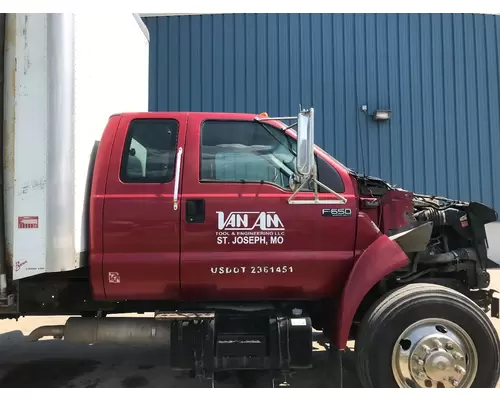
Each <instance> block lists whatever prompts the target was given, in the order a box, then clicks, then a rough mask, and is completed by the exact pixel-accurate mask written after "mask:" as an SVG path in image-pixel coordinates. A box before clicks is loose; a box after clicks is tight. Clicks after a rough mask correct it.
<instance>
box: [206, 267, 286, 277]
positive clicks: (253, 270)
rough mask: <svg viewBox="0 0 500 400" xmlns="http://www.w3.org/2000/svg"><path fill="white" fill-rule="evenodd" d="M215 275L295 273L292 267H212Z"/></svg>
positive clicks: (211, 270)
mask: <svg viewBox="0 0 500 400" xmlns="http://www.w3.org/2000/svg"><path fill="white" fill-rule="evenodd" d="M210 272H211V273H212V274H214V275H240V274H259V275H261V274H288V273H292V272H293V267H292V266H291V265H283V266H268V265H265V266H262V265H259V266H249V267H210Z"/></svg>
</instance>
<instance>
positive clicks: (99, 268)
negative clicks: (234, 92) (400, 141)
mask: <svg viewBox="0 0 500 400" xmlns="http://www.w3.org/2000/svg"><path fill="white" fill-rule="evenodd" d="M296 147H297V145H296V134H295V132H294V131H293V130H292V129H285V125H284V124H282V123H280V122H278V121H257V120H256V116H255V115H253V114H228V113H196V112H176V113H173V112H166V113H163V112H160V113H130V114H121V115H115V116H113V117H111V118H110V120H109V123H108V126H107V127H106V130H105V132H104V135H103V138H102V141H101V144H100V147H99V150H98V154H97V159H96V163H95V169H94V176H93V182H92V196H91V212H90V216H91V217H90V227H91V229H90V232H91V234H90V238H91V252H90V253H91V262H90V269H91V276H92V287H93V290H94V296H95V298H97V299H103V300H104V299H106V300H189V299H197V300H221V299H224V300H266V299H267V300H280V299H289V300H290V299H304V300H307V299H318V298H323V297H328V296H332V295H335V294H338V292H339V291H341V289H342V287H343V284H344V283H345V280H346V279H347V277H348V275H349V272H350V270H351V268H352V266H353V263H354V260H355V248H356V245H355V243H356V234H357V216H358V213H359V204H358V201H357V199H358V192H357V187H356V185H355V183H356V182H355V180H354V179H353V177H352V176H351V175H350V174H349V171H348V170H347V168H345V167H344V166H343V165H342V164H341V163H339V162H337V161H336V160H335V159H334V158H332V157H331V156H329V155H328V154H326V153H325V152H323V151H322V150H320V149H319V148H316V149H315V156H316V165H317V175H318V178H319V180H320V181H322V182H323V183H325V184H326V185H327V186H328V187H329V188H331V189H333V190H334V191H335V192H336V193H338V194H340V195H341V196H342V197H343V198H344V199H345V204H343V205H342V207H336V208H335V209H332V208H331V207H328V206H326V205H325V204H312V205H308V206H300V205H296V204H289V202H288V200H289V198H290V197H291V196H292V194H293V191H292V188H291V187H290V179H291V177H292V175H293V171H294V163H295V157H296V155H295V152H296ZM335 196H336V195H335V194H333V193H331V192H329V191H326V190H320V193H319V195H318V197H319V199H320V200H325V199H334V198H335ZM296 198H297V199H309V200H312V199H313V198H314V192H313V191H312V190H311V188H310V187H306V189H305V190H302V191H301V192H300V193H299V194H298V195H297V197H296ZM364 228H365V230H371V235H368V237H371V240H374V239H375V238H376V237H377V236H378V230H377V227H376V226H373V224H367V225H366V226H364ZM339 232H341V234H340V235H339V234H338V233H339ZM365 236H366V235H365ZM365 241H366V240H365ZM365 244H369V243H365Z"/></svg>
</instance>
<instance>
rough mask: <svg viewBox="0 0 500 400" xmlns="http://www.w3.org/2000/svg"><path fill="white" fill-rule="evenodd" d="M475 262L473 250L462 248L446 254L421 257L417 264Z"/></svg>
mask: <svg viewBox="0 0 500 400" xmlns="http://www.w3.org/2000/svg"><path fill="white" fill-rule="evenodd" d="M467 260H470V261H477V254H476V252H475V250H474V249H471V248H468V249H465V248H462V249H457V250H453V251H449V252H447V253H442V254H434V255H427V256H424V257H421V258H420V260H419V262H420V263H422V264H450V263H452V262H456V261H467Z"/></svg>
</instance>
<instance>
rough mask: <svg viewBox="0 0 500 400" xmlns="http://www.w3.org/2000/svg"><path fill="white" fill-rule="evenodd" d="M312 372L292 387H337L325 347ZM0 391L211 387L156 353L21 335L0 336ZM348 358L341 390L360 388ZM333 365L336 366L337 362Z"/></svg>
mask: <svg viewBox="0 0 500 400" xmlns="http://www.w3.org/2000/svg"><path fill="white" fill-rule="evenodd" d="M315 348H316V349H317V350H320V351H315V352H314V367H313V369H309V370H303V371H299V372H297V373H295V374H294V375H293V376H292V377H291V378H290V380H289V383H290V385H291V386H292V387H337V386H338V377H339V375H338V368H336V365H335V361H334V360H332V359H330V358H329V357H328V353H327V352H326V351H321V350H324V347H323V346H322V345H321V344H320V345H318V344H316V343H315ZM0 354H1V357H0V387H1V388H59V387H84V388H95V387H108V388H113V387H125V388H141V387H160V388H161V387H211V385H212V384H211V381H209V380H207V381H199V380H197V379H196V378H193V377H192V376H190V374H189V373H181V372H176V371H172V370H171V369H170V368H169V365H168V364H169V362H168V360H169V353H168V351H167V350H166V349H165V348H161V347H126V348H124V347H123V346H107V345H106V346H85V345H74V344H68V343H66V342H64V341H55V340H43V341H40V342H36V343H29V342H27V341H26V339H25V337H24V335H23V334H22V332H20V331H19V332H8V333H5V334H0ZM353 355H354V353H352V352H347V353H346V354H345V356H344V360H343V366H344V369H343V371H344V373H343V380H344V387H359V382H358V381H357V379H356V377H355V372H354V367H353V366H354V362H353ZM337 365H338V362H337ZM215 386H216V387H272V380H271V379H270V377H269V376H265V375H264V376H258V375H255V374H252V373H246V374H235V373H231V374H219V375H218V376H217V377H216V384H215Z"/></svg>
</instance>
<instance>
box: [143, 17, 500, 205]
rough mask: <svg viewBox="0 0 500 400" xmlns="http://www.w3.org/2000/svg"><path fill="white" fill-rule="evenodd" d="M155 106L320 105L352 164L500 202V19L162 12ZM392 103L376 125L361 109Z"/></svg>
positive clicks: (327, 137) (335, 147) (156, 38)
mask: <svg viewBox="0 0 500 400" xmlns="http://www.w3.org/2000/svg"><path fill="white" fill-rule="evenodd" d="M145 21H146V24H147V26H148V28H149V31H150V34H151V52H150V95H149V96H150V109H151V110H152V111H156V110H194V111H237V112H262V111H267V112H268V113H269V114H270V115H273V116H278V115H279V116H283V115H291V114H296V113H297V111H298V106H299V103H300V104H302V105H303V106H309V105H311V104H312V105H314V107H315V109H316V114H317V118H316V142H317V144H319V145H320V146H322V147H323V148H325V149H326V150H327V151H328V152H330V153H331V154H332V155H334V156H335V157H336V158H338V159H339V160H340V161H342V162H343V163H345V164H346V165H348V166H349V167H351V168H354V169H357V170H359V171H363V170H364V171H365V172H366V173H369V174H371V175H376V176H380V177H382V178H385V179H387V180H390V181H391V182H393V183H394V184H397V185H399V186H401V187H405V188H407V189H410V190H414V191H417V192H426V193H430V194H438V195H445V196H450V197H453V198H460V199H464V200H479V201H483V202H485V203H487V204H490V205H494V206H495V207H497V208H498V209H500V170H499V168H498V167H499V164H500V163H499V161H498V158H497V157H500V154H499V153H500V116H499V114H500V107H499V106H500V58H499V57H500V48H499V47H500V19H499V17H496V16H485V15H462V14H447V15H439V14H406V15H405V14H354V15H348V14H344V15H342V14H236V15H234V14H227V15H202V16H175V17H152V18H146V19H145ZM363 104H367V105H368V108H369V111H370V112H372V111H373V110H374V109H377V108H379V109H380V108H382V109H386V108H387V109H391V110H392V120H391V121H389V122H382V123H376V122H373V121H372V120H371V119H370V118H369V117H367V116H365V115H364V114H362V113H361V112H360V106H361V105H363Z"/></svg>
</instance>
